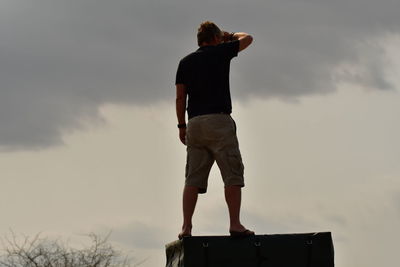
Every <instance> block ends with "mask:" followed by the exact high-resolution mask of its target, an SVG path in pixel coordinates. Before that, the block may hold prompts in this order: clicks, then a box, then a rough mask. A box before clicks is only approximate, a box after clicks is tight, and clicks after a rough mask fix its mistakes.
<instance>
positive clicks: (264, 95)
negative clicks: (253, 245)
mask: <svg viewBox="0 0 400 267" xmlns="http://www.w3.org/2000/svg"><path fill="white" fill-rule="evenodd" d="M0 7H1V8H0V36H1V38H0V181H1V187H0V210H1V220H0V235H6V234H8V233H9V230H10V229H12V230H13V231H14V232H16V233H25V234H27V235H32V236H33V235H35V234H37V233H38V232H42V233H43V235H45V236H54V237H56V236H63V237H66V238H71V239H72V240H81V238H82V235H84V234H87V233H89V232H96V233H108V232H110V231H111V235H110V240H111V241H112V242H113V243H115V244H116V245H117V246H120V247H122V248H124V249H126V250H128V251H132V255H133V256H134V258H135V259H137V260H138V261H140V260H143V259H145V260H146V261H145V263H143V264H142V265H141V266H144V267H154V266H160V265H161V266H162V265H163V264H165V256H164V245H165V244H166V243H168V242H171V241H173V240H175V239H176V236H177V233H178V232H179V228H180V225H181V206H180V205H181V192H182V187H183V180H184V166H185V147H184V146H183V145H182V144H181V143H180V142H179V139H178V131H177V129H176V123H177V122H176V118H175V106H174V104H175V86H174V82H175V74H176V68H177V64H178V62H179V60H180V59H181V58H182V57H184V56H185V55H187V54H188V53H190V52H192V51H194V50H195V49H197V42H196V30H197V27H198V25H199V24H200V23H201V22H202V21H205V20H212V21H214V22H215V23H217V24H218V25H219V26H220V27H221V28H222V29H223V30H226V31H229V32H239V31H242V32H248V33H250V34H252V35H253V37H254V43H253V44H252V45H251V46H250V47H249V48H248V49H246V50H245V51H243V52H241V53H240V54H239V56H238V57H237V58H235V59H233V61H232V64H231V92H232V98H233V113H232V117H233V118H234V119H235V120H236V123H237V126H238V138H239V143H240V149H241V152H242V157H243V161H244V164H245V181H246V187H245V188H244V189H243V204H242V221H243V223H244V224H245V225H246V226H248V227H249V228H251V229H254V230H255V231H256V233H258V234H273V233H294V232H318V231H331V232H332V235H333V239H334V245H335V253H336V257H335V260H336V266H343V267H357V266H362V267H372V266H376V265H378V264H379V265H380V266H393V265H394V264H395V263H397V258H396V254H397V247H398V245H397V240H398V239H399V238H400V231H399V230H398V228H399V226H400V182H399V178H400V165H399V164H398V162H399V160H400V145H399V140H398V136H400V123H399V122H400V119H399V118H400V117H399V114H400V105H398V103H399V100H400V95H399V92H400V91H399V88H400V78H399V77H400V52H399V50H398V47H399V45H400V31H399V27H400V17H399V16H398V10H400V9H399V8H400V2H398V1H395V0H381V1H379V2H378V1H372V0H346V1H342V0H337V1H325V0H320V1H314V0H279V1H278V0H272V1H255V0H248V1H238V0H230V1H228V0H217V1H201V2H199V1H191V0H190V1H187V0H186V1H183V0H173V1H170V0H167V1H166V0H164V1H155V0H146V1H145V0H138V1H136V0H131V1H128V0H114V1H105V0H84V1H82V0H79V1H78V0H68V1H67V0H56V1H54V0H36V1H34V2H32V1H28V0H0ZM227 216H228V215H227V209H226V205H225V203H224V198H223V184H222V181H221V178H220V175H219V171H218V169H217V168H216V167H215V168H213V170H212V173H211V175H210V188H209V192H208V193H207V194H206V195H204V196H201V197H200V198H199V202H198V207H197V209H196V213H195V216H194V229H193V233H194V234H195V235H211V234H215V235H224V234H227V233H228V217H227ZM210 219H211V220H210ZM76 242H78V241H76ZM78 243H79V242H78ZM367 253H368V254H367ZM365 255H368V257H366V256H365Z"/></svg>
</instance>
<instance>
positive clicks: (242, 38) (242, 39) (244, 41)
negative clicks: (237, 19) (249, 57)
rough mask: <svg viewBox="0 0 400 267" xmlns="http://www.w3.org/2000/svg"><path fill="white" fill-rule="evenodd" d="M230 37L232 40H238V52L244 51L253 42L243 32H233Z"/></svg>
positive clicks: (250, 37) (248, 35)
mask: <svg viewBox="0 0 400 267" xmlns="http://www.w3.org/2000/svg"><path fill="white" fill-rule="evenodd" d="M232 37H233V39H234V40H239V52H240V51H242V50H244V49H246V48H247V47H248V46H249V45H250V44H251V43H252V42H253V37H252V36H251V35H250V34H248V33H245V32H235V33H234V34H233V36H232Z"/></svg>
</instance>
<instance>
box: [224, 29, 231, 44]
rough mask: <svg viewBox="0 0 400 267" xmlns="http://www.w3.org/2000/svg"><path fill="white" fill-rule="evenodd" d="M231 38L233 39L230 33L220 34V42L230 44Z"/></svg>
mask: <svg viewBox="0 0 400 267" xmlns="http://www.w3.org/2000/svg"><path fill="white" fill-rule="evenodd" d="M232 37H233V34H232V33H229V32H226V31H223V32H222V42H224V43H227V42H231V41H233V39H232Z"/></svg>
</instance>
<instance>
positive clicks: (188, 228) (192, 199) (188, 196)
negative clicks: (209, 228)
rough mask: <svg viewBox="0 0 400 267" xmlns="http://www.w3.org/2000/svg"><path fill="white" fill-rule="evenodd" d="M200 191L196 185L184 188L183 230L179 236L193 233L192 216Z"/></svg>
mask: <svg viewBox="0 0 400 267" xmlns="http://www.w3.org/2000/svg"><path fill="white" fill-rule="evenodd" d="M198 193H199V188H197V187H195V186H185V188H184V189H183V201H182V202H183V203H182V207H183V225H182V231H181V233H180V234H179V236H178V237H179V238H182V237H183V236H187V235H191V233H192V217H193V213H194V209H195V208H196V203H197V196H198Z"/></svg>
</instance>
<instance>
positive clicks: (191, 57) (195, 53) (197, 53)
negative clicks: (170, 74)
mask: <svg viewBox="0 0 400 267" xmlns="http://www.w3.org/2000/svg"><path fill="white" fill-rule="evenodd" d="M198 55H199V51H198V50H196V51H193V52H191V53H189V54H188V55H186V56H184V57H183V58H182V59H181V60H180V62H185V61H190V60H192V59H193V58H196V57H197V56H198Z"/></svg>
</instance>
